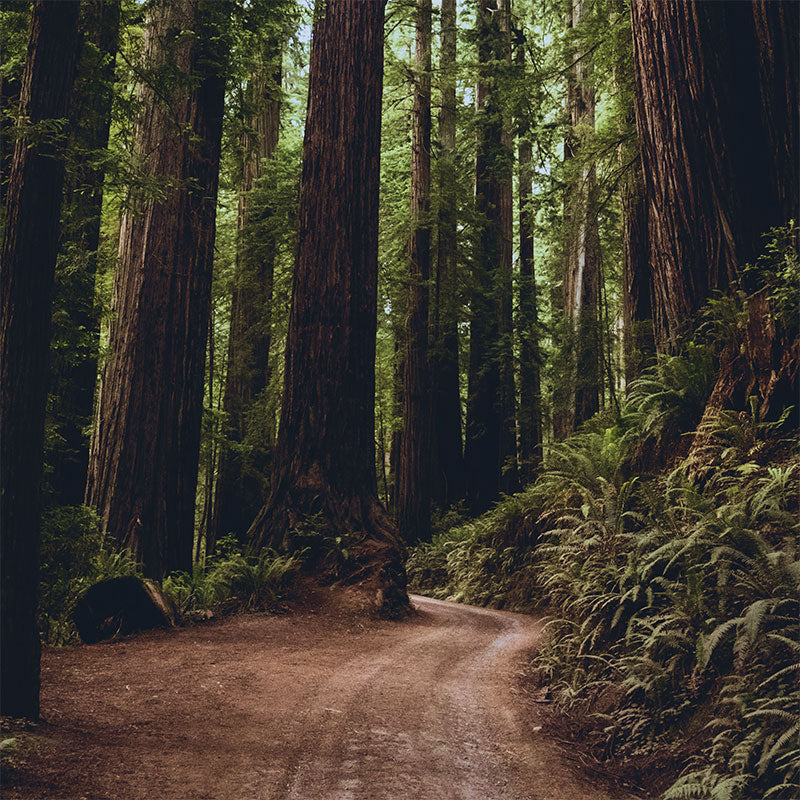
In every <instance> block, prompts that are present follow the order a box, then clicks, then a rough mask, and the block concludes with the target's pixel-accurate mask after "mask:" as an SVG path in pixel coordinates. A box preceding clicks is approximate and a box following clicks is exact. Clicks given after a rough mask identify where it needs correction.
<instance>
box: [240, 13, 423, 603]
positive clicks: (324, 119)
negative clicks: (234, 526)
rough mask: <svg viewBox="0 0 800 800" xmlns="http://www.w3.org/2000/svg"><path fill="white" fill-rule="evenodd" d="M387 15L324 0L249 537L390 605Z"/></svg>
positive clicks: (396, 592)
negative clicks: (384, 298)
mask: <svg viewBox="0 0 800 800" xmlns="http://www.w3.org/2000/svg"><path fill="white" fill-rule="evenodd" d="M383 21H384V3H383V2H371V1H370V0H328V2H327V3H325V4H324V6H323V7H322V8H321V9H320V13H319V14H318V15H317V17H316V19H315V21H314V28H313V34H312V43H311V64H310V73H309V103H308V115H307V119H306V129H305V140H304V144H303V172H302V178H301V184H300V210H299V220H298V222H299V232H298V236H299V240H298V249H297V261H296V266H295V272H294V281H293V288H292V308H291V312H290V317H289V332H288V337H287V343H286V366H285V384H284V392H283V404H282V409H281V421H280V427H279V431H278V442H277V446H276V452H275V466H274V469H273V476H272V479H273V485H272V488H271V493H270V497H269V499H268V500H267V503H266V504H265V506H264V508H263V509H262V511H261V512H260V513H259V515H258V517H257V518H256V520H255V521H254V523H253V525H252V527H251V529H250V534H251V535H252V536H253V538H254V539H255V541H256V542H257V543H258V544H260V545H261V546H267V545H272V546H274V547H278V548H281V549H283V550H292V549H294V548H295V547H304V546H309V547H310V548H311V550H310V553H309V556H310V559H311V563H312V564H316V567H317V569H318V570H320V571H324V572H325V573H326V574H328V575H337V576H339V577H342V578H343V577H349V578H350V579H351V580H359V581H360V582H361V583H362V585H363V586H364V587H368V588H370V589H372V590H374V591H375V602H376V605H377V606H378V607H379V608H380V609H382V610H384V611H390V610H395V609H397V608H401V607H402V608H405V607H406V605H407V603H408V598H407V595H406V592H405V570H404V568H403V556H404V548H403V546H402V544H401V542H400V540H399V537H398V536H397V532H396V530H395V528H394V525H393V524H392V522H391V520H390V519H389V517H388V515H387V514H386V512H385V510H384V509H383V508H382V506H381V505H380V503H379V502H378V496H377V482H376V478H375V335H376V327H377V278H378V189H379V175H380V173H379V159H380V130H381V125H380V123H381V93H382V88H383ZM337 540H338V541H337ZM345 551H346V554H345Z"/></svg>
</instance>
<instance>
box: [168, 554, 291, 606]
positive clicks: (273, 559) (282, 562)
mask: <svg viewBox="0 0 800 800" xmlns="http://www.w3.org/2000/svg"><path fill="white" fill-rule="evenodd" d="M302 558H303V554H302V553H296V554H294V555H291V556H284V555H278V554H277V553H275V552H273V551H271V550H263V551H262V552H261V553H260V554H259V555H258V556H244V555H242V554H241V553H238V552H227V551H226V552H224V554H223V555H221V556H218V557H217V558H216V559H209V560H208V562H207V563H206V564H205V565H203V564H196V565H195V566H194V569H193V570H192V573H191V575H190V574H189V573H186V572H174V573H172V574H171V575H169V576H168V577H167V578H165V580H164V583H163V588H164V592H165V593H166V594H167V595H169V597H170V598H171V599H172V601H173V602H174V603H175V605H176V606H177V608H178V610H179V612H180V613H181V614H182V615H186V614H191V613H192V612H195V611H200V610H205V609H212V608H215V609H221V610H223V611H232V610H239V609H241V610H246V611H270V610H274V609H275V608H277V607H278V606H279V604H280V601H281V600H282V599H283V598H284V597H285V596H286V594H287V592H288V590H289V585H290V583H291V580H292V578H293V577H294V576H295V575H296V573H297V572H298V571H299V569H300V567H301V565H302Z"/></svg>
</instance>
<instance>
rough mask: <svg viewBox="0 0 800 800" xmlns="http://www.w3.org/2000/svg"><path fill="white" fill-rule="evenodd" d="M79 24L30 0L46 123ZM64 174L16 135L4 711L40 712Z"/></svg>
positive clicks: (32, 57)
mask: <svg viewBox="0 0 800 800" xmlns="http://www.w3.org/2000/svg"><path fill="white" fill-rule="evenodd" d="M77 25H78V3H77V2H61V3H52V2H46V0H37V2H36V3H35V5H34V9H33V19H32V22H31V28H30V36H29V39H28V55H27V60H26V63H25V74H24V76H23V79H22V94H21V100H22V104H21V105H22V110H23V112H24V114H25V116H26V117H27V118H28V119H29V120H30V122H31V123H32V124H42V123H43V124H44V125H45V127H46V129H48V130H52V126H53V121H54V120H62V119H64V118H65V117H66V116H67V111H68V108H69V98H70V93H71V91H72V83H73V79H74V77H75V63H76V61H77V51H78V35H77ZM63 181H64V142H63V141H62V140H61V138H60V137H58V136H56V135H53V134H50V135H45V136H40V137H32V138H29V137H22V138H20V139H18V140H17V143H16V146H15V148H14V157H13V160H12V164H11V175H10V180H9V185H8V194H7V207H6V210H7V214H6V228H5V232H4V238H3V248H2V254H3V260H2V272H0V289H1V290H2V294H1V295H0V296H2V304H3V306H2V311H3V313H2V317H0V440H2V447H0V639H2V647H1V648H0V713H2V714H6V715H9V716H13V717H28V718H30V719H34V720H35V719H38V717H39V653H40V646H39V631H38V627H37V624H36V605H37V595H38V582H39V552H38V550H39V524H40V510H41V506H40V503H41V497H40V486H41V478H42V446H43V442H44V415H45V401H46V398H47V353H48V349H49V346H50V310H51V301H52V291H53V279H54V274H55V263H56V251H57V247H58V221H59V217H60V210H61V196H62V188H63Z"/></svg>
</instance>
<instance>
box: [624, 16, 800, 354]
mask: <svg viewBox="0 0 800 800" xmlns="http://www.w3.org/2000/svg"><path fill="white" fill-rule="evenodd" d="M631 14H632V25H633V45H634V63H635V72H636V100H637V125H638V129H639V137H640V140H641V146H642V166H643V172H644V177H645V191H646V194H647V199H648V202H649V209H650V215H649V216H650V222H649V230H650V239H651V242H652V267H653V293H654V294H653V305H654V308H653V312H654V315H655V326H656V339H657V343H658V346H659V348H660V349H662V350H670V349H674V348H675V347H676V346H677V344H678V342H679V340H680V337H681V335H682V334H683V333H684V332H685V331H686V329H687V325H688V324H689V322H690V320H691V319H692V317H693V315H694V314H695V312H696V311H697V310H698V308H700V306H701V305H702V304H703V303H704V302H705V301H706V299H707V298H708V297H709V296H710V295H711V293H712V292H713V291H714V290H717V289H719V290H725V289H726V288H727V287H728V286H729V285H730V283H731V282H732V281H734V280H735V276H736V268H737V267H738V266H740V265H742V264H744V263H745V262H747V261H751V260H753V259H754V257H755V256H756V255H757V254H758V253H759V252H760V250H761V236H762V234H763V233H764V232H765V231H767V230H768V229H769V228H770V227H772V226H774V225H780V224H784V223H785V222H786V221H787V220H788V219H790V218H792V217H795V218H796V215H797V175H796V166H797V154H798V148H797V121H796V116H797V103H796V100H797V68H796V67H797V36H796V33H797V18H798V6H797V4H796V3H793V2H775V3H771V2H770V3H766V2H755V3H753V2H747V3H744V2H734V1H732V0H726V1H724V2H716V3H704V2H695V1H694V0H680V1H679V2H673V3H662V2H660V1H659V0H634V2H633V3H632V4H631ZM665 97H670V98H671V102H670V103H668V104H665V103H664V98H665Z"/></svg>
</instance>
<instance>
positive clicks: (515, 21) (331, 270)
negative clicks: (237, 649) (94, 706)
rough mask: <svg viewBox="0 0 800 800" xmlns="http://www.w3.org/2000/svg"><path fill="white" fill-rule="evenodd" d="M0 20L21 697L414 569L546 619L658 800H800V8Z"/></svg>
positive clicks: (582, 741) (233, 0) (254, 5)
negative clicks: (106, 664)
mask: <svg viewBox="0 0 800 800" xmlns="http://www.w3.org/2000/svg"><path fill="white" fill-rule="evenodd" d="M0 32H1V35H2V39H1V40H0V78H1V83H0V115H1V116H0V119H1V121H2V131H1V133H0V168H1V170H2V174H1V175H0V207H1V208H2V211H0V214H2V217H1V218H0V222H1V223H2V273H0V285H1V286H2V319H1V320H0V437H1V438H0V526H1V527H0V581H1V583H0V622H1V623H2V629H1V630H0V645H1V647H0V713H2V714H3V715H4V718H23V719H27V720H30V721H32V722H36V721H38V720H39V718H40V686H41V682H40V663H41V660H42V647H43V646H44V651H45V654H47V653H50V652H56V650H55V649H56V648H63V647H64V646H71V645H76V646H77V645H78V643H79V642H81V641H83V642H85V643H93V642H98V641H101V640H104V639H118V638H119V637H121V636H126V635H128V634H130V633H133V632H134V631H137V630H141V629H145V628H153V627H164V626H166V627H172V626H174V625H176V624H179V625H187V626H191V625H197V626H202V625H205V624H206V623H205V620H206V619H207V618H210V617H212V616H215V617H216V618H217V619H216V620H215V622H214V624H217V621H218V618H221V617H226V616H227V615H231V614H234V613H237V612H242V611H249V612H261V613H274V612H276V611H284V612H287V613H289V616H291V613H290V612H291V609H292V608H293V605H292V604H293V603H298V602H306V603H312V604H313V602H314V601H313V599H312V598H315V597H318V596H319V595H318V593H319V592H320V591H323V590H324V591H325V592H328V591H333V592H337V591H341V592H347V593H350V594H352V596H353V597H355V596H358V597H359V598H361V599H360V601H359V602H360V603H361V605H359V609H360V611H359V613H361V614H363V615H364V617H365V618H366V617H369V618H373V617H378V618H383V619H389V620H401V621H402V620H404V619H407V618H408V616H409V615H412V616H413V612H412V610H411V607H410V603H409V597H408V592H413V593H415V594H420V595H425V596H428V597H431V598H435V599H439V600H450V601H457V602H462V603H467V604H470V605H477V606H489V607H492V608H496V609H504V610H512V611H518V612H524V613H527V614H536V615H542V614H545V615H546V619H547V620H548V625H547V628H546V629H545V630H546V635H545V636H544V639H543V641H542V643H541V645H540V646H538V647H537V649H536V652H535V653H533V654H532V655H531V656H530V657H529V659H528V663H527V670H528V678H527V680H528V681H529V684H530V685H531V686H534V687H536V690H537V691H538V692H539V693H540V694H541V696H542V697H543V698H546V701H547V704H548V707H549V709H550V711H549V713H551V715H552V719H553V720H554V722H553V724H554V725H562V726H564V725H566V726H567V727H569V729H570V731H571V734H570V735H571V736H572V740H573V742H574V747H576V748H578V749H579V750H580V751H581V753H583V754H585V757H586V759H589V760H591V763H593V764H596V765H599V768H602V769H604V770H607V771H609V773H613V775H615V776H616V779H618V780H627V781H629V785H630V786H634V787H638V790H641V792H642V793H643V795H644V794H645V793H647V792H649V793H650V794H649V795H648V796H659V797H660V796H663V797H664V798H673V799H674V798H714V799H715V800H721V799H722V798H730V800H744V798H754V797H769V798H789V797H795V796H797V795H798V793H800V744H799V742H800V722H798V719H800V682H799V679H800V674H799V673H800V615H799V613H798V612H799V611H800V609H798V598H799V597H800V553H798V533H799V532H800V529H799V521H798V511H800V508H799V507H798V506H799V502H800V460H799V457H798V449H797V445H798V407H799V406H798V404H799V403H800V398H799V397H798V368H800V333H799V332H798V321H799V319H800V316H799V315H800V261H799V260H798V241H799V239H798V219H800V217H798V199H799V189H798V186H799V181H798V170H799V169H800V161H799V159H800V139H799V137H800V133H799V131H800V125H799V121H798V113H799V110H800V92H799V89H798V87H799V86H800V3H798V2H794V0H719V1H713V0H388V3H387V2H385V0H318V2H316V3H315V2H314V1H313V0H80V1H78V0H61V1H59V2H56V0H34V1H33V2H26V1H25V0H3V2H2V3H0ZM348 596H350V595H348ZM386 624H387V625H388V624H390V623H386ZM391 624H397V625H399V624H401V623H400V622H397V623H394V622H393V623H391ZM9 735H10V734H9ZM5 741H9V742H13V741H15V739H14V738H10V739H6V740H5ZM3 744H4V743H3V742H0V757H2V758H7V759H11V760H10V761H9V762H8V764H6V769H5V770H4V771H6V772H7V774H8V775H12V776H13V775H14V774H16V773H14V770H13V769H12V768H13V767H14V763H15V762H14V759H15V758H23V756H19V755H15V751H14V747H10V748H9V750H8V753H6V751H5V750H4V748H3ZM9 770H10V771H9ZM15 788H19V787H15ZM276 796H277V795H276ZM326 796H327V795H326ZM381 796H382V795H381Z"/></svg>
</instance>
